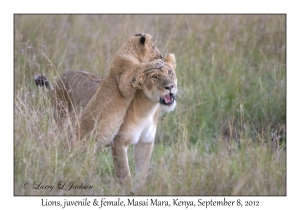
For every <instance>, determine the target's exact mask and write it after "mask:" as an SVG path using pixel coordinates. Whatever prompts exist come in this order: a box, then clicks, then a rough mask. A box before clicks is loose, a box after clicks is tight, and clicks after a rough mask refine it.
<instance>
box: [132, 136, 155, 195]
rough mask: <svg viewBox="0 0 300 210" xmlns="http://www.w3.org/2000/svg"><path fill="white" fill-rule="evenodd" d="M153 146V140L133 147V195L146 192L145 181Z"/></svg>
mask: <svg viewBox="0 0 300 210" xmlns="http://www.w3.org/2000/svg"><path fill="white" fill-rule="evenodd" d="M153 146H154V140H153V141H151V142H142V141H139V142H138V143H137V144H135V145H134V162H135V172H136V179H135V184H134V194H144V193H145V191H146V179H147V173H148V169H149V164H150V158H151V155H152V151H153Z"/></svg>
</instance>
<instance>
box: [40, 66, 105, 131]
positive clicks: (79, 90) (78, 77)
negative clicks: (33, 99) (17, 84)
mask: <svg viewBox="0 0 300 210" xmlns="http://www.w3.org/2000/svg"><path fill="white" fill-rule="evenodd" d="M35 81H36V83H37V85H38V86H46V88H47V89H48V90H49V93H50V95H51V103H52V105H53V107H54V118H55V120H56V122H57V123H58V125H59V126H61V125H62V124H63V123H64V121H65V120H66V119H70V118H72V119H71V121H74V120H78V118H79V115H80V110H82V109H83V108H84V107H85V106H86V104H87V103H88V101H89V100H90V99H91V98H92V96H93V95H94V94H95V92H96V90H97V88H98V87H99V84H100V81H101V80H100V79H99V78H98V77H96V76H95V75H93V74H91V73H89V72H86V71H69V72H66V73H64V74H62V75H61V76H60V77H59V78H57V79H56V80H55V81H54V85H53V86H52V85H51V84H50V82H49V81H48V79H47V78H46V77H44V76H42V75H38V76H36V77H35ZM74 118H75V119H74ZM72 123H75V122H72Z"/></svg>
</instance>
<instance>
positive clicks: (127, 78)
mask: <svg viewBox="0 0 300 210" xmlns="http://www.w3.org/2000/svg"><path fill="white" fill-rule="evenodd" d="M163 65H164V61H163V60H160V59H156V60H154V61H150V62H147V63H140V64H136V65H134V66H133V67H132V68H129V69H127V70H126V71H124V72H123V73H122V74H121V76H120V80H119V90H120V91H121V93H122V95H123V96H124V97H126V98H127V97H130V96H132V95H133V94H134V91H135V90H136V89H134V88H132V85H131V84H132V83H133V82H134V81H135V79H136V78H137V76H138V75H140V74H141V73H143V72H145V71H148V70H151V69H157V68H161V67H163Z"/></svg>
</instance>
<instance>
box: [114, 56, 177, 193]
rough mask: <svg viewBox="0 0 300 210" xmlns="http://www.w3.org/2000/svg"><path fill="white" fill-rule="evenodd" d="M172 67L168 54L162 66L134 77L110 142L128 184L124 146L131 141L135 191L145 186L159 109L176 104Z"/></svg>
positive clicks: (169, 108)
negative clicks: (132, 91) (127, 103)
mask: <svg viewBox="0 0 300 210" xmlns="http://www.w3.org/2000/svg"><path fill="white" fill-rule="evenodd" d="M175 68H176V60H175V56H174V54H169V55H168V57H167V58H166V60H165V65H164V66H163V67H162V68H161V69H155V70H151V71H146V72H144V73H142V74H140V75H139V76H138V77H137V79H136V81H135V82H133V86H134V87H137V88H138V90H137V92H136V94H135V96H134V98H133V100H132V101H131V104H130V106H129V108H128V110H127V113H126V116H125V118H124V122H123V124H122V125H121V127H120V130H119V132H118V134H117V135H116V136H115V138H114V140H113V143H112V149H113V159H114V165H115V169H116V174H117V177H118V179H119V181H120V182H121V183H122V184H124V185H125V186H127V187H128V186H131V184H132V181H131V175H130V170H129V166H128V159H127V148H128V146H129V145H131V144H134V161H135V171H136V182H135V186H134V192H135V193H137V194H139V193H143V191H144V188H145V183H146V177H147V172H148V168H149V162H150V157H151V154H152V150H153V146H154V138H155V133H156V126H157V122H158V117H159V112H160V109H163V110H165V111H172V110H173V109H174V108H175V106H176V101H175V95H176V93H177V78H176V74H175Z"/></svg>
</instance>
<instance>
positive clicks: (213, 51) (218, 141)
mask: <svg viewBox="0 0 300 210" xmlns="http://www.w3.org/2000/svg"><path fill="white" fill-rule="evenodd" d="M14 19H15V21H14V39H15V43H14V194H15V195H122V194H123V193H124V191H123V190H122V188H121V187H120V186H119V185H118V184H117V182H116V177H115V171H114V167H113V162H112V156H111V151H110V149H109V148H108V149H106V150H105V151H102V152H100V151H98V152H97V153H96V154H93V153H91V146H92V145H84V146H81V147H76V148H74V149H70V143H69V141H68V139H67V138H68V137H67V133H66V132H65V131H64V130H62V129H59V128H58V127H57V125H56V124H55V121H54V118H53V116H52V110H51V109H52V108H51V105H50V101H49V98H48V95H47V92H46V91H45V90H44V89H39V88H37V87H36V86H35V84H34V80H33V78H34V76H35V75H37V74H44V75H45V76H47V77H48V78H50V79H51V80H52V81H53V79H54V78H55V77H57V76H58V75H59V74H61V73H63V72H65V71H67V70H86V71H90V72H92V73H94V74H96V75H99V76H102V75H103V74H104V72H105V70H107V68H108V66H109V63H110V61H111V59H112V56H113V55H114V54H115V53H116V51H117V50H118V49H119V47H120V46H121V45H122V44H123V43H124V42H125V41H126V40H127V39H128V38H129V37H131V36H132V35H134V34H135V33H136V32H146V33H150V34H152V35H153V40H154V42H155V43H156V45H157V47H158V48H159V49H160V51H161V52H162V53H163V54H164V55H166V54H167V53H174V54H175V55H176V60H177V69H176V73H177V77H178V85H179V87H180V89H181V92H182V94H181V95H180V97H178V98H177V102H178V106H177V108H176V109H175V111H173V112H172V113H167V114H165V115H164V116H163V117H162V118H161V119H160V120H159V125H158V131H157V134H156V140H155V141H156V144H155V147H154V152H153V156H152V158H151V166H150V169H149V174H148V179H147V190H148V192H147V193H148V195H286V65H285V63H286V53H285V51H286V33H285V30H286V19H285V16H284V15H15V17H14ZM131 151H132V148H130V152H129V154H130V156H129V160H130V167H131V172H132V174H133V176H134V166H133V157H132V155H131V154H132V152H131ZM60 181H62V182H64V181H68V182H72V181H73V182H76V184H78V185H80V184H81V183H83V184H84V185H88V186H93V188H92V189H81V190H75V189H72V190H70V191H68V190H59V189H56V188H55V189H53V190H52V191H50V190H49V189H41V190H37V189H33V188H32V185H33V184H34V183H35V182H36V184H38V183H41V185H54V186H55V187H56V186H57V184H58V183H59V182H60ZM26 183H30V184H28V185H27V184H26ZM28 186H29V187H28ZM26 188H28V189H26Z"/></svg>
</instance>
